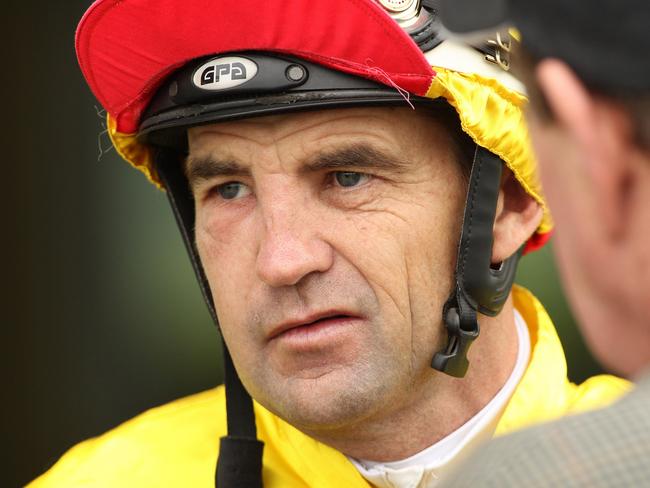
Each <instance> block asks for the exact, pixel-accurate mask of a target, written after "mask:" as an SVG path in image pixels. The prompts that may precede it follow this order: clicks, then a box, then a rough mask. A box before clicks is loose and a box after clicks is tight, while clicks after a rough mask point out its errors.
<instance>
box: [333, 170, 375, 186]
mask: <svg viewBox="0 0 650 488" xmlns="http://www.w3.org/2000/svg"><path fill="white" fill-rule="evenodd" d="M334 178H335V179H336V183H337V184H338V185H339V186H341V187H343V188H350V187H353V186H359V185H360V184H362V183H365V182H366V181H368V179H369V178H370V176H369V175H367V174H365V173H357V172H354V171H337V172H336V173H334Z"/></svg>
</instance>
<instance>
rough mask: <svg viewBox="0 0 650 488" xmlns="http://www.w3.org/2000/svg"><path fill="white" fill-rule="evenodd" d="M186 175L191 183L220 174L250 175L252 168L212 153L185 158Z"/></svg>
mask: <svg viewBox="0 0 650 488" xmlns="http://www.w3.org/2000/svg"><path fill="white" fill-rule="evenodd" d="M184 167H185V176H186V177H187V180H188V181H189V183H190V184H192V183H194V182H196V181H197V180H210V179H212V178H216V177H218V176H248V175H250V170H249V169H248V168H246V167H244V166H242V165H241V164H239V163H238V162H237V161H236V160H234V159H219V158H216V157H214V156H212V155H210V156H204V157H196V156H192V155H189V156H188V157H187V159H186V160H185V164H184Z"/></svg>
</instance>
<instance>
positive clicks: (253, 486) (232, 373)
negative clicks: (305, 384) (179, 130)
mask: <svg viewBox="0 0 650 488" xmlns="http://www.w3.org/2000/svg"><path fill="white" fill-rule="evenodd" d="M155 157H156V169H157V170H158V174H159V175H160V178H161V179H162V181H163V184H164V185H165V188H166V189H167V196H168V198H169V202H170V204H171V207H172V210H173V212H174V216H175V217H176V222H177V223H178V227H179V228H180V231H181V235H182V237H183V242H184V243H185V247H186V248H187V251H188V254H189V256H190V260H191V262H192V268H193V269H194V272H195V273H196V277H197V279H198V282H199V286H200V288H201V293H203V298H204V299H205V302H206V304H207V305H208V310H209V311H210V315H211V316H212V319H213V320H214V323H215V324H216V325H217V327H219V321H218V319H217V314H216V310H215V308H214V303H213V301H212V294H211V292H210V286H209V284H208V280H207V278H206V277H205V273H204V271H203V267H202V266H201V262H200V260H199V257H198V253H197V251H196V247H195V246H194V199H193V197H192V194H191V192H190V189H189V187H188V184H187V179H186V178H185V174H184V173H183V170H182V166H181V165H182V162H181V159H180V157H179V156H178V154H177V153H176V152H175V151H173V150H170V149H164V150H163V149H160V150H158V152H157V153H156V156H155ZM223 354H224V376H225V385H226V415H227V422H228V435H227V436H224V437H222V438H221V439H220V446H219V459H218V460H217V467H216V474H215V484H216V486H217V487H218V488H262V486H263V483H262V454H263V450H264V443H263V442H261V441H259V440H258V439H257V429H256V426H255V413H254V411H253V400H252V398H251V396H250V395H249V394H248V392H247V391H246V389H245V388H244V385H242V382H241V380H240V379H239V375H238V374H237V371H236V370H235V366H234V364H233V362H232V358H231V357H230V352H229V351H228V348H227V347H226V345H225V343H223Z"/></svg>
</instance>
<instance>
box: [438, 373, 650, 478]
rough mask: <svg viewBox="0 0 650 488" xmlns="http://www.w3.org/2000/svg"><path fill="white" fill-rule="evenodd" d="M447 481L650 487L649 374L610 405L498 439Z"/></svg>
mask: <svg viewBox="0 0 650 488" xmlns="http://www.w3.org/2000/svg"><path fill="white" fill-rule="evenodd" d="M442 486H444V487H476V486H479V487H480V486H483V487H499V488H502V487H549V486H562V487H614V486H615V487H620V486H635V487H636V486H650V375H646V376H645V377H644V378H643V379H642V380H641V381H640V382H639V383H638V385H637V387H636V388H635V389H634V390H633V391H632V392H630V393H629V394H628V395H627V396H625V397H623V398H622V399H621V400H619V401H618V402H616V403H614V404H612V405H611V406H609V407H606V408H603V409H601V410H596V411H593V412H589V413H584V414H579V415H573V416H570V417H565V418H563V419H561V420H558V421H555V422H550V423H547V424H542V425H539V426H536V427H533V428H530V429H526V430H523V431H520V432H517V433H514V434H512V435H508V436H504V437H501V438H498V439H495V440H493V441H492V442H490V443H489V444H488V445H487V446H485V447H484V448H483V449H481V450H480V451H479V452H478V453H477V455H476V456H474V457H472V458H470V459H469V461H468V462H467V463H465V464H464V465H463V466H461V467H460V469H459V470H458V471H457V472H456V473H455V475H454V476H453V477H452V478H450V479H449V480H447V483H444V484H443V485H442Z"/></svg>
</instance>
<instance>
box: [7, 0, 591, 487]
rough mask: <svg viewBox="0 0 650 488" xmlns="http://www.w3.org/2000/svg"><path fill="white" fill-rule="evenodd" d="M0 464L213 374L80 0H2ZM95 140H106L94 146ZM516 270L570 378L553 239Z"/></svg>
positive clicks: (581, 366) (583, 356)
mask: <svg viewBox="0 0 650 488" xmlns="http://www.w3.org/2000/svg"><path fill="white" fill-rule="evenodd" d="M2 5H3V23H4V24H5V25H4V26H3V27H4V29H3V32H4V36H3V40H4V45H5V49H4V59H3V71H2V73H3V74H2V80H3V81H2V83H3V86H4V90H3V93H4V97H3V98H2V104H3V107H4V109H5V110H4V117H3V120H2V131H1V132H2V134H3V141H4V143H3V149H4V154H3V159H4V164H3V167H4V168H6V169H7V170H8V171H6V172H5V177H4V184H2V188H3V189H4V190H5V191H4V192H2V194H3V200H4V202H5V205H4V208H5V212H4V213H5V215H6V216H7V217H8V222H9V225H8V226H6V227H5V229H4V231H3V232H2V235H3V239H2V241H3V242H4V244H5V249H6V250H5V252H4V256H5V265H4V269H5V270H6V272H7V274H5V279H4V282H5V287H4V290H5V291H4V293H3V294H2V295H3V297H4V304H5V305H4V307H3V308H4V310H5V311H6V313H5V314H3V315H4V317H3V319H2V320H3V327H2V333H3V336H4V337H3V338H2V339H3V340H2V354H0V357H2V361H3V362H6V365H5V367H4V372H5V375H4V376H5V378H6V380H5V381H6V383H7V384H6V387H5V388H3V390H4V393H5V400H4V401H3V402H2V404H3V405H4V406H5V408H6V411H5V412H3V415H2V439H3V441H4V446H3V447H4V448H3V451H4V453H5V454H4V463H3V466H5V467H4V469H2V474H1V476H2V478H0V486H3V487H15V486H22V485H24V484H25V483H27V482H28V481H29V480H31V479H33V478H34V477H35V476H37V475H38V474H40V473H41V472H43V471H44V470H46V469H47V468H48V467H49V466H50V465H51V464H52V463H53V462H54V461H55V460H56V459H57V458H58V457H59V456H60V455H61V454H62V453H63V452H64V451H65V450H67V449H68V448H69V447H71V446H72V445H74V444H75V443H77V442H79V441H81V440H83V439H85V438H88V437H91V436H94V435H97V434H100V433H101V432H103V431H105V430H107V429H109V428H111V427H113V426H115V425H117V424H118V423H120V422H122V421H124V420H126V419H128V418H130V417H133V416H134V415H136V414H138V413H139V412H141V411H143V410H145V409H147V408H149V407H152V406H155V405H159V404H161V403H165V402H167V401H169V400H172V399H174V398H177V397H180V396H183V395H187V394H189V393H193V392H197V391H200V390H202V389H206V388H209V387H212V386H214V385H216V384H218V383H219V382H220V380H221V373H222V372H221V360H220V347H219V340H218V336H217V333H216V332H215V329H214V326H213V325H212V324H211V321H210V318H209V316H208V314H207V311H206V309H205V306H204V305H203V303H202V300H201V296H200V293H199V290H198V286H197V285H196V283H195V280H194V277H193V275H192V272H191V269H190V266H189V261H188V259H187V258H186V256H185V250H184V248H183V244H182V242H181V240H180V236H179V234H178V232H177V231H176V228H175V223H174V221H173V218H172V215H171V212H170V211H169V210H168V208H167V201H166V198H165V196H164V194H163V193H161V192H159V191H157V190H156V189H154V188H153V187H152V186H151V185H149V184H148V183H147V181H146V180H145V178H144V177H143V176H141V175H140V174H139V173H137V172H136V171H135V170H133V169H131V167H130V166H128V165H127V164H126V163H124V162H122V161H121V160H120V159H119V157H118V156H117V155H116V154H115V151H113V150H112V149H109V147H110V144H109V141H108V139H107V138H106V137H105V135H104V136H102V135H100V132H101V131H102V120H101V119H100V117H98V115H97V113H96V108H95V106H96V104H97V102H96V101H95V100H94V98H93V96H92V95H91V94H90V91H89V90H88V88H87V87H86V85H85V83H84V81H83V79H82V76H81V73H80V71H79V69H78V68H77V64H76V59H75V54H74V31H75V27H76V25H77V23H78V21H79V19H80V18H81V16H82V14H83V12H84V11H85V9H86V8H87V7H88V6H89V5H90V2H89V1H87V0H85V1H82V0H66V1H65V2H49V1H48V2H45V1H31V2H24V1H17V0H3V2H2ZM100 147H101V148H102V151H104V152H106V151H108V152H106V154H104V155H103V156H102V157H101V159H98V156H99V153H100ZM518 281H519V282H520V283H522V284H524V285H526V286H528V287H529V288H531V289H532V290H533V291H534V292H535V293H536V294H537V296H538V297H539V298H540V299H541V300H542V302H543V303H545V305H546V307H547V308H548V309H549V311H550V313H551V315H552V317H553V318H554V320H555V322H556V324H557V325H558V328H559V331H560V334H561V337H562V340H563V342H564V345H565V347H566V348H567V350H568V356H569V357H570V363H571V364H570V366H569V372H570V377H571V378H572V379H573V380H574V381H581V380H582V379H583V378H585V377H586V376H589V375H591V374H593V373H594V372H598V371H599V370H598V366H596V364H595V363H594V362H593V360H592V359H591V357H590V356H588V354H587V353H586V351H585V349H584V346H583V345H582V342H581V340H580V337H579V335H578V333H577V332H576V329H575V326H574V323H573V320H572V318H571V316H570V313H569V311H568V308H567V305H566V303H565V301H564V298H563V295H562V291H561V288H560V285H559V283H558V281H557V276H556V272H555V268H554V265H553V261H552V257H551V252H550V249H548V248H547V249H544V250H543V251H541V252H538V253H536V254H535V255H532V256H528V257H526V258H525V259H524V260H523V262H522V265H521V267H520V273H519V279H518Z"/></svg>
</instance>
